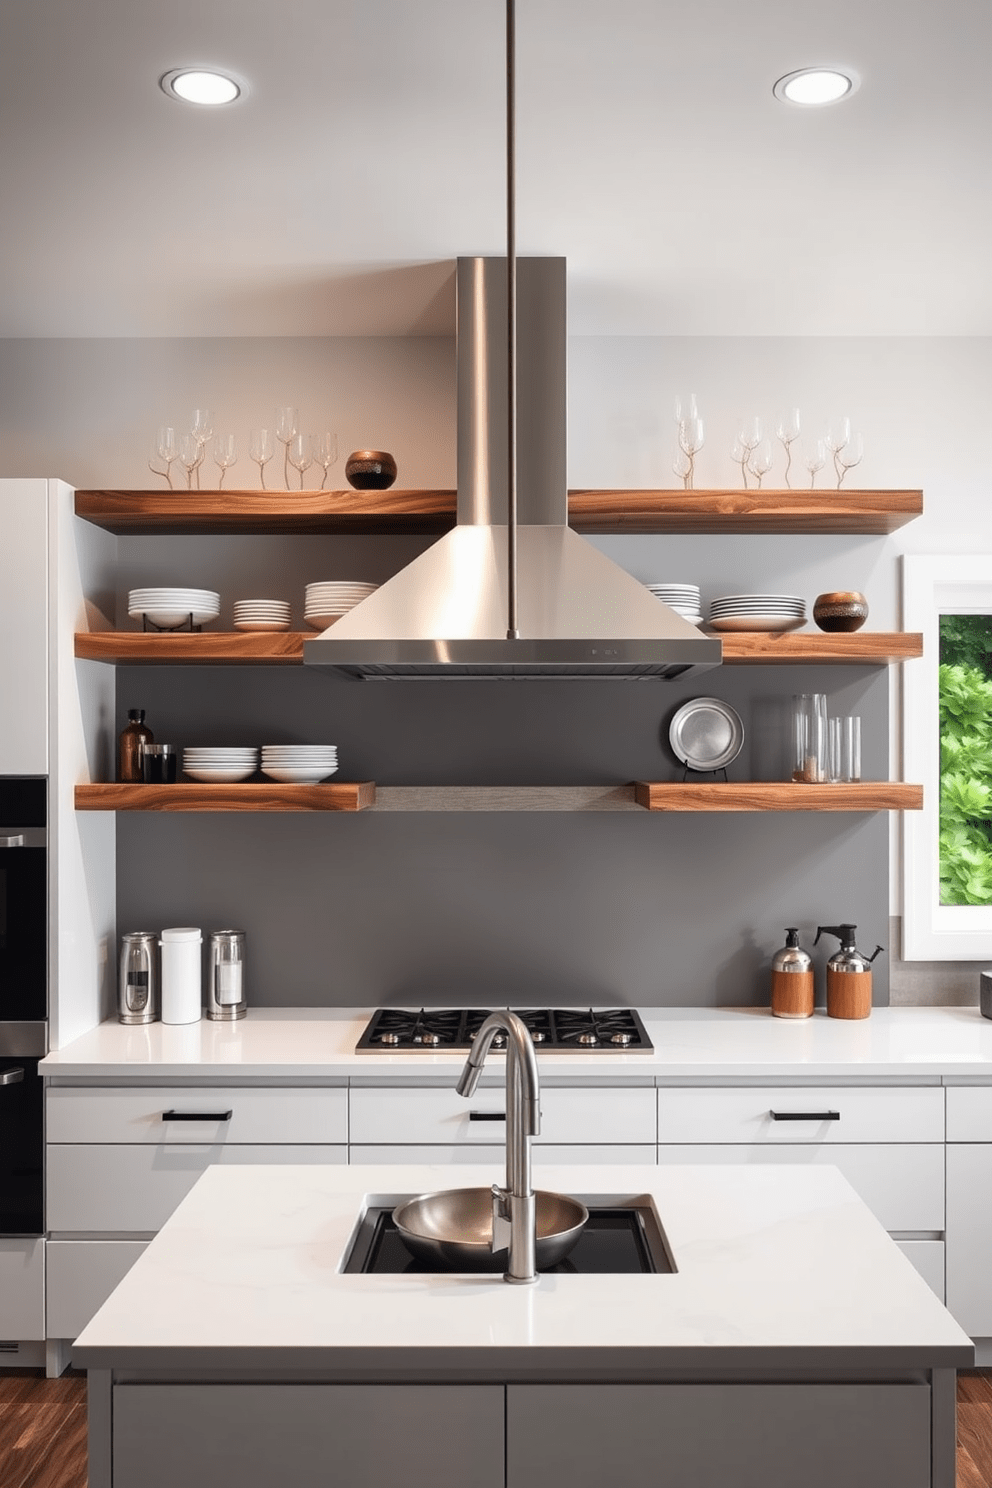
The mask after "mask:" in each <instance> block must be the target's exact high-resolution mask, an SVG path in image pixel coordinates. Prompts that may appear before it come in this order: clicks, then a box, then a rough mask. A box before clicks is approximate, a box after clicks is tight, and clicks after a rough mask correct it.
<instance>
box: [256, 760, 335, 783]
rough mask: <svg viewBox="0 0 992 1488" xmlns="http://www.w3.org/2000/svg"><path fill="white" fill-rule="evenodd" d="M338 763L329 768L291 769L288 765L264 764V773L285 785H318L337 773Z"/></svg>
mask: <svg viewBox="0 0 992 1488" xmlns="http://www.w3.org/2000/svg"><path fill="white" fill-rule="evenodd" d="M337 768H338V767H337V765H334V766H332V767H331V769H327V768H323V769H321V768H313V769H309V770H305V769H302V768H301V769H297V770H294V769H291V768H290V767H289V766H288V765H263V766H262V774H263V775H267V776H268V777H269V779H270V780H278V781H279V782H280V783H281V784H283V785H318V784H319V783H320V781H321V780H326V779H327V777H328V776H329V775H336V774H337Z"/></svg>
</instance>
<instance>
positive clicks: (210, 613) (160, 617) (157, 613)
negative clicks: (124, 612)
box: [128, 609, 220, 629]
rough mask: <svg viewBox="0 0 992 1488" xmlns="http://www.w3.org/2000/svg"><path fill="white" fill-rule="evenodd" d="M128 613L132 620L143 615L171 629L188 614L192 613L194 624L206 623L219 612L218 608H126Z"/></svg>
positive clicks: (138, 618) (187, 617)
mask: <svg viewBox="0 0 992 1488" xmlns="http://www.w3.org/2000/svg"><path fill="white" fill-rule="evenodd" d="M128 614H129V615H130V617H131V619H132V620H140V619H141V617H142V615H144V616H146V617H147V618H148V619H149V620H150V621H151V622H152V624H153V625H162V626H165V627H166V628H169V629H171V628H173V627H175V626H177V625H182V624H183V622H184V621H185V620H188V619H189V618H190V615H192V617H193V624H194V625H206V623H207V621H208V620H216V619H217V616H218V615H219V614H220V610H157V609H149V610H145V609H140V610H128Z"/></svg>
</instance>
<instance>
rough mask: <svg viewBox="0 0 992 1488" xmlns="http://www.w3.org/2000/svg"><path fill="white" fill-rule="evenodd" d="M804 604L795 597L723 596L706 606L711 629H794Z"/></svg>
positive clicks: (801, 619)
mask: <svg viewBox="0 0 992 1488" xmlns="http://www.w3.org/2000/svg"><path fill="white" fill-rule="evenodd" d="M805 624H806V601H805V600H804V599H800V598H799V596H798V595H797V594H725V595H723V597H722V598H721V599H714V601H713V603H712V604H711V605H710V625H711V626H712V628H713V629H714V630H798V629H799V628H800V626H802V625H805Z"/></svg>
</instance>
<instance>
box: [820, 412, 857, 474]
mask: <svg viewBox="0 0 992 1488" xmlns="http://www.w3.org/2000/svg"><path fill="white" fill-rule="evenodd" d="M850 438H851V420H850V419H849V418H839V419H834V420H833V422H832V423H831V424H830V427H829V428H828V430H827V432H826V434H825V435H824V436H823V442H824V444H825V445H826V446H827V449H828V450H829V451H830V453H831V455H832V456H833V461H834V473H835V475H836V476H837V484H838V485H840V483H841V481H842V480H843V472H842V469H841V466H840V465H839V464H838V461H837V456H838V455H839V454H840V452H841V450H842V449H846V447H847V445H848V443H849V441H850Z"/></svg>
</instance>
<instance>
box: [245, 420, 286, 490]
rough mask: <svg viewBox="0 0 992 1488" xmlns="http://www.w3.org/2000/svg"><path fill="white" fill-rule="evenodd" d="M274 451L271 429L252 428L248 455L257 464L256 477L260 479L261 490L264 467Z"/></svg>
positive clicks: (263, 486) (263, 480) (263, 481)
mask: <svg viewBox="0 0 992 1488" xmlns="http://www.w3.org/2000/svg"><path fill="white" fill-rule="evenodd" d="M275 452H276V451H275V445H274V444H273V442H272V431H271V430H270V429H252V431H251V443H250V444H249V446H248V455H249V457H250V458H251V459H252V460H254V462H255V464H256V465H257V466H258V478H259V480H260V481H261V484H262V490H263V491H264V490H265V467H266V465H267V464H268V463H269V461H270V460H271V459H272V456H273V455H274V454H275ZM287 489H288V488H287Z"/></svg>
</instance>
